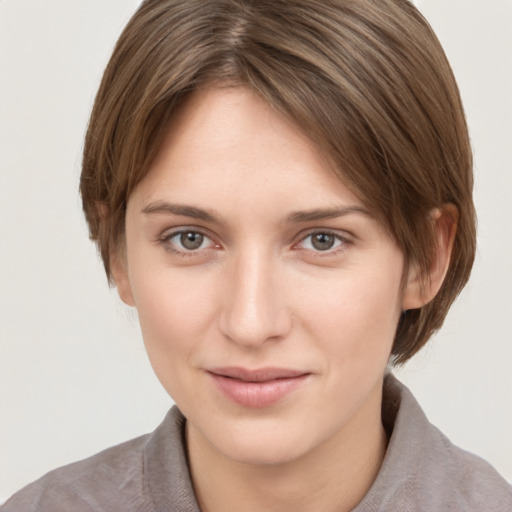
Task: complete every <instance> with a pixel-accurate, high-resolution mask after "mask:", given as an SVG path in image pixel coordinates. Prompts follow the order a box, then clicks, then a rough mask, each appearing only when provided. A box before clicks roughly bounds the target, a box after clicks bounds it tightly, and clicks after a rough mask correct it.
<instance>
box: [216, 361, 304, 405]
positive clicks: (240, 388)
mask: <svg viewBox="0 0 512 512" xmlns="http://www.w3.org/2000/svg"><path fill="white" fill-rule="evenodd" d="M207 373H208V374H209V375H210V376H211V378H212V380H213V381H214V383H215V385H216V386H217V389H219V390H220V391H221V393H222V394H223V395H224V396H225V397H226V398H228V399H229V400H230V401H232V402H234V403H236V404H238V405H241V406H243V407H249V408H254V409H262V408H264V407H269V406H270V405H273V404H275V403H277V402H278V401H280V400H281V399H283V398H284V397H286V396H287V395H288V394H290V393H291V392H292V391H294V390H295V389H297V388H298V387H299V386H300V385H301V384H303V383H304V382H305V380H306V379H307V377H308V376H309V375H311V374H310V373H307V372H304V371H297V370H291V369H285V368H263V369H260V370H247V369H244V368H216V369H213V370H209V371H208V372H207Z"/></svg>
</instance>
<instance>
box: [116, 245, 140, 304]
mask: <svg viewBox="0 0 512 512" xmlns="http://www.w3.org/2000/svg"><path fill="white" fill-rule="evenodd" d="M110 271H111V273H112V279H113V280H114V283H115V285H116V288H117V293H118V294H119V297H120V298H121V300H122V301H123V302H124V303H125V304H126V305H128V306H135V300H134V299H133V294H132V288H131V285H130V277H129V274H128V264H127V261H126V250H125V249H124V248H121V247H120V248H117V249H114V250H113V251H112V252H111V253H110Z"/></svg>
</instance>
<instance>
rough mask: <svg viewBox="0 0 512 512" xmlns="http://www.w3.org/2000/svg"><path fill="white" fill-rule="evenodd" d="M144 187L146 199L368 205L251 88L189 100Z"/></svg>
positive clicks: (322, 155)
mask: <svg viewBox="0 0 512 512" xmlns="http://www.w3.org/2000/svg"><path fill="white" fill-rule="evenodd" d="M139 189H140V190H141V191H142V195H144V196H145V199H146V200H149V199H151V200H154V199H155V197H156V196H158V195H162V194H164V193H165V194H169V195H171V196H173V195H178V194H185V195H186V196H188V197H185V198H184V199H187V200H197V199H198V198H202V199H204V200H205V201H212V200H214V199H215V196H214V194H213V193H214V192H215V194H217V196H218V197H221V198H224V199H225V200H226V201H229V202H230V203H233V202H236V200H239V199H240V198H242V199H244V200H250V199H251V198H260V199H262V198H263V197H264V200H265V201H280V202H282V203H287V202H290V200H291V199H292V198H294V197H295V198H300V200H301V201H302V202H306V203H307V202H311V203H312V204H311V206H312V207H313V206H324V207H327V206H330V204H329V203H333V202H336V203H339V202H340V201H342V202H348V203H357V204H360V203H361V201H360V200H359V199H358V197H357V196H356V195H355V194H353V193H352V192H351V191H350V190H349V189H348V188H347V187H346V186H345V185H344V184H343V183H342V181H341V180H340V178H339V177H338V176H336V175H335V173H334V171H333V168H332V165H331V164H330V162H329V160H328V158H326V156H325V152H323V151H322V150H321V149H320V148H319V147H317V145H316V144H314V143H313V142H312V141H311V140H310V139H309V138H308V137H307V136H306V135H305V134H304V133H303V132H302V131H301V130H300V128H299V127H298V126H297V125H296V124H295V123H293V122H292V121H290V120H289V119H287V118H286V117H284V116H283V115H282V114H280V113H279V112H277V111H276V110H275V109H273V108H272V107H271V106H270V105H269V104H268V103H267V102H266V101H264V100H263V99H261V98H260V97H259V96H258V95H257V94H255V93H254V92H252V91H250V90H249V89H248V88H245V87H222V88H220V87H210V88H207V89H203V90H200V91H197V92H195V93H194V94H192V95H191V96H190V97H188V98H187V99H186V100H185V101H184V102H183V104H181V105H180V107H179V108H178V110H177V111H176V113H175V115H174V116H173V119H172V121H171V123H170V125H169V127H168V128H167V133H166V136H165V138H164V140H163V143H162V145H161V147H160V150H159V152H158V154H157V156H156V158H155V160H154V161H153V164H152V166H151V168H150V170H149V172H148V174H147V176H146V177H145V178H144V179H143V180H142V182H141V184H140V186H139ZM164 191H165V192H164ZM139 195H140V194H139ZM202 196H204V197H202ZM180 199H181V198H180ZM319 203H323V205H321V204H320V205H319ZM304 206H306V207H307V206H308V205H307V204H306V205H304Z"/></svg>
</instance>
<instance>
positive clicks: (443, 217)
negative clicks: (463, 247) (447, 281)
mask: <svg viewBox="0 0 512 512" xmlns="http://www.w3.org/2000/svg"><path fill="white" fill-rule="evenodd" d="M430 218H431V222H432V224H433V228H434V233H435V242H436V251H435V255H434V258H433V261H432V263H431V265H430V268H429V270H428V273H427V275H426V276H422V275H421V274H420V272H419V269H418V267H417V265H414V264H413V265H411V268H410V269H409V274H408V276H407V285H406V289H405V293H404V299H403V305H402V308H403V310H404V311H406V310H408V309H417V308H421V307H422V306H424V305H425V304H428V303H429V302H430V301H431V300H432V299H433V298H434V297H435V296H436V295H437V292H438V291H439V289H440V288H441V285H442V284H443V281H444V278H445V276H446V272H447V271H448V267H449V265H450V259H451V255H452V249H453V241H454V239H455V233H456V231H457V221H458V218H459V212H458V210H457V207H456V206H455V205H454V204H451V203H447V204H444V205H443V206H442V208H436V209H434V210H432V211H431V212H430Z"/></svg>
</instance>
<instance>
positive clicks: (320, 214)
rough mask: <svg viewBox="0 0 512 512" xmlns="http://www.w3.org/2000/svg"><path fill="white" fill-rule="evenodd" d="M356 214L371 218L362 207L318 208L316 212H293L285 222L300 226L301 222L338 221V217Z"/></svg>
mask: <svg viewBox="0 0 512 512" xmlns="http://www.w3.org/2000/svg"><path fill="white" fill-rule="evenodd" d="M355 214H356V215H364V216H366V217H371V214H370V212H369V211H368V210H365V209H364V208H361V207H360V206H342V207H339V208H316V209H314V210H306V211H297V212H292V213H290V214H289V215H287V216H286V217H285V219H284V222H285V223H286V224H300V223H301V222H311V221H317V220H327V219H337V218H338V217H344V216H346V215H355Z"/></svg>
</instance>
